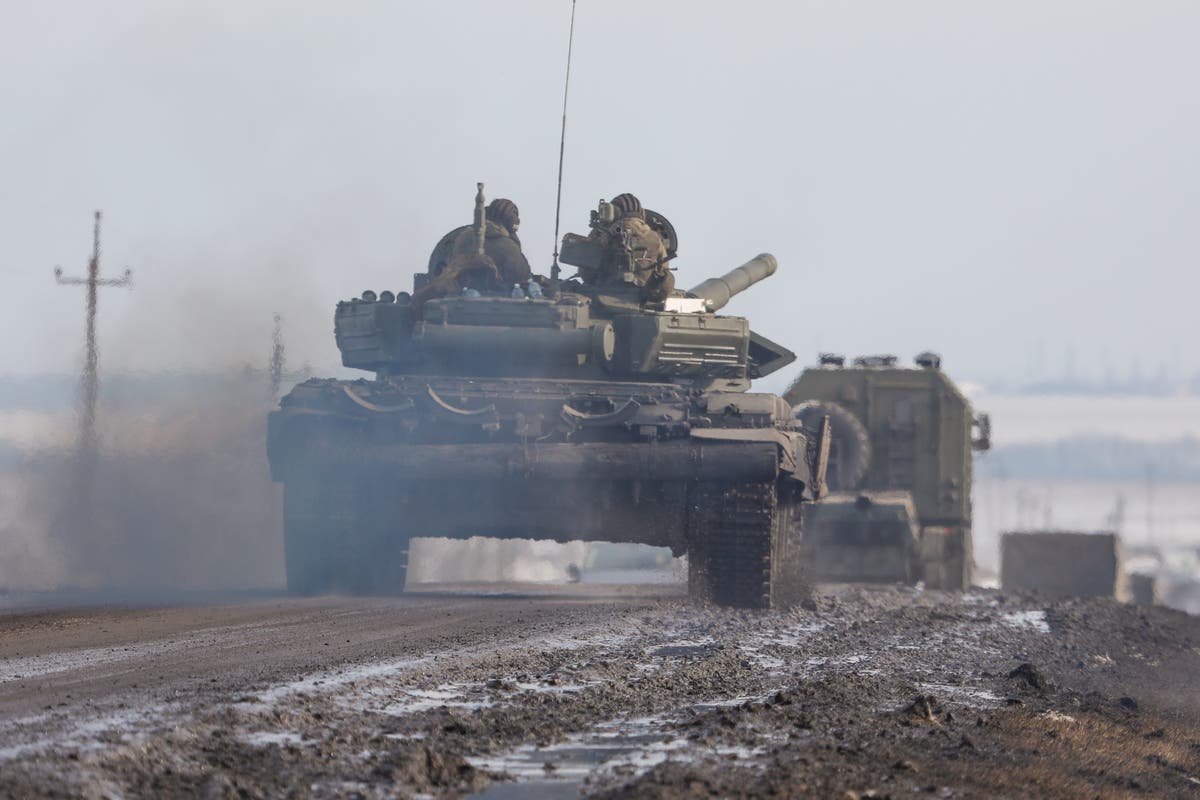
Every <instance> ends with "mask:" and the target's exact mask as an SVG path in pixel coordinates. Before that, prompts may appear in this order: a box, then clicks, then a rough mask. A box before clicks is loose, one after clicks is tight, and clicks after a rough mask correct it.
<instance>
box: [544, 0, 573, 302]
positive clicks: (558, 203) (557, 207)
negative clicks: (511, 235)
mask: <svg viewBox="0 0 1200 800" xmlns="http://www.w3.org/2000/svg"><path fill="white" fill-rule="evenodd" d="M574 44H575V0H571V32H570V34H569V35H568V36H567V79H566V81H565V82H564V85H563V120H562V135H561V136H560V137H559V140H558V197H557V198H556V199H555V201H554V263H553V264H551V265H550V280H553V281H557V280H558V276H559V273H560V272H561V270H560V269H559V267H558V222H559V219H560V215H561V212H562V175H563V153H564V152H565V151H566V148H567V92H568V90H570V88H571V48H572V46H573V45H574Z"/></svg>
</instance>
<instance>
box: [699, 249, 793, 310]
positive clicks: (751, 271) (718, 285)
mask: <svg viewBox="0 0 1200 800" xmlns="http://www.w3.org/2000/svg"><path fill="white" fill-rule="evenodd" d="M776 267H778V262H776V261H775V256H773V255H771V254H770V253H760V254H759V255H757V256H755V257H754V258H752V259H750V260H749V261H747V262H746V263H745V264H742V265H741V266H740V267H737V268H735V269H731V270H729V272H726V273H725V274H724V275H722V276H721V277H719V278H709V279H708V280H706V281H704V282H703V283H700V284H698V285H696V286H695V287H693V288H692V289H691V291H690V292H689V294H691V295H694V296H696V297H699V298H701V299H703V300H705V301H707V304H708V308H709V310H711V311H717V310H719V309H721V308H724V306H725V305H726V304H727V303H728V302H729V301H730V300H731V299H732V298H733V296H734V295H735V294H739V293H740V292H744V291H746V290H747V289H749V288H750V287H751V286H753V285H754V284H756V283H758V282H759V281H761V280H763V279H764V278H769V277H770V276H772V275H774V274H775V269H776Z"/></svg>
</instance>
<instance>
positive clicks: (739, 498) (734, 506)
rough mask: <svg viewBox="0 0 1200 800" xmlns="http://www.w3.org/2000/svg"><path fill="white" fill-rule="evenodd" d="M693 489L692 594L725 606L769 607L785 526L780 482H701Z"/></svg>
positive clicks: (690, 563)
mask: <svg viewBox="0 0 1200 800" xmlns="http://www.w3.org/2000/svg"><path fill="white" fill-rule="evenodd" d="M693 491H694V492H695V493H696V494H695V495H694V501H693V503H692V514H693V517H692V521H691V523H692V524H691V526H690V528H691V535H690V539H689V543H688V586H689V589H690V591H691V593H692V594H693V595H694V596H696V597H698V598H700V599H703V600H708V601H711V602H714V603H717V604H718V605H723V606H739V607H743V608H769V607H770V606H771V600H772V597H771V595H772V592H771V589H772V577H773V575H772V558H773V556H774V550H775V544H776V541H775V539H776V535H777V533H778V528H779V520H778V519H777V515H778V513H779V507H778V505H779V504H778V497H777V488H776V484H775V483H774V482H771V483H743V484H735V485H733V486H714V485H712V484H701V485H699V486H697V487H695V488H694V490H693Z"/></svg>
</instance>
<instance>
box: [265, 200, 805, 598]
mask: <svg viewBox="0 0 1200 800" xmlns="http://www.w3.org/2000/svg"><path fill="white" fill-rule="evenodd" d="M485 213H486V210H485V208H484V206H483V201H482V188H481V191H480V194H479V196H478V197H477V203H476V212H475V223H474V225H475V226H477V227H478V228H479V240H480V241H482V240H483V236H484V229H483V224H484V223H483V220H484V215H485ZM606 214H607V215H609V216H611V208H609V209H606V208H605V204H604V203H603V202H602V203H601V209H600V212H599V213H597V212H593V223H597V220H599V221H601V222H602V221H603V219H604V217H605V215H606ZM645 220H646V221H647V222H648V223H650V224H651V225H652V226H653V227H654V228H655V230H657V231H658V232H659V233H660V234H661V235H662V237H663V239H664V241H665V242H666V244H667V249H668V254H669V256H671V257H673V256H674V254H675V251H676V249H677V242H676V240H675V232H674V229H673V228H672V227H671V225H670V223H669V222H667V221H666V219H665V217H663V216H662V215H660V214H657V213H655V212H652V211H649V210H646V212H645ZM461 230H462V229H459V232H461ZM456 233H457V232H456ZM447 252H448V251H447V247H446V245H445V240H444V241H443V242H442V243H440V244H439V245H438V247H437V248H435V250H434V253H433V255H432V256H431V258H430V265H429V270H428V271H427V272H426V273H425V274H420V275H417V276H415V278H414V292H413V294H412V295H409V294H408V293H401V294H400V295H399V296H396V295H394V294H393V293H392V292H390V291H383V292H380V293H378V294H376V293H375V292H374V291H366V292H364V293H363V294H362V296H361V297H359V298H357V299H352V300H346V301H343V302H340V303H338V305H337V310H336V312H335V314H334V333H335V336H336V339H337V344H338V348H339V349H340V350H341V354H342V363H343V364H344V365H345V366H347V367H353V368H356V369H361V370H366V371H369V372H372V373H374V376H373V378H362V379H359V380H333V379H324V380H309V381H307V382H305V383H302V384H300V385H298V386H296V387H295V388H294V389H293V390H292V391H291V392H290V393H289V394H288V395H287V396H285V397H284V398H283V399H282V400H281V402H280V407H279V408H278V409H277V410H275V411H273V412H272V413H271V415H270V419H269V429H268V455H269V459H270V463H271V469H272V475H273V477H274V479H275V480H276V481H279V482H282V483H283V487H284V539H285V549H286V571H287V581H288V587H289V589H291V590H292V591H295V592H299V593H316V592H325V591H331V590H340V591H351V592H395V591H400V590H401V589H402V588H403V586H404V579H405V571H406V567H407V553H408V542H409V540H410V539H411V538H412V537H419V536H444V537H470V536H491V537H502V538H533V539H541V538H545V539H554V540H558V541H571V540H597V541H616V542H640V543H644V544H650V545H656V546H665V547H669V548H671V550H672V551H673V552H674V553H675V554H676V555H679V554H683V553H686V554H687V555H688V561H689V586H690V589H691V591H692V593H693V594H695V595H698V596H700V597H703V598H706V599H710V600H711V601H713V602H716V603H719V604H724V605H733V606H743V607H768V606H771V605H775V604H783V603H787V602H790V601H791V600H792V599H794V593H795V591H796V590H797V587H796V586H795V583H794V582H793V581H791V580H790V576H791V574H792V570H794V569H795V567H796V565H797V563H798V537H799V533H800V531H799V516H800V514H799V512H800V505H801V503H804V502H808V501H812V500H815V499H818V498H819V496H820V495H821V493H822V488H821V487H822V485H823V484H822V480H823V476H822V469H823V463H824V462H823V455H824V454H825V453H827V449H825V448H826V447H827V443H828V438H827V433H828V431H827V429H825V434H826V436H825V437H824V438H822V436H821V435H819V434H818V435H806V433H805V431H804V429H803V426H802V425H801V423H800V421H799V420H797V419H795V418H794V417H793V416H792V413H791V408H790V406H789V405H788V404H787V403H786V402H785V401H784V400H783V398H781V397H779V396H777V395H771V394H755V393H750V392H748V389H749V388H750V381H751V380H752V379H754V378H758V377H761V376H764V375H767V374H769V373H771V372H774V371H775V370H777V369H779V368H780V367H782V366H784V365H786V364H788V363H790V362H791V361H792V360H793V359H794V356H793V355H792V353H790V352H789V351H787V350H786V349H784V348H782V347H780V346H779V345H776V344H775V343H773V342H771V341H769V340H767V339H765V338H763V337H761V336H759V335H757V334H755V333H753V332H752V331H751V330H750V327H749V324H748V323H747V321H746V320H745V319H743V318H740V317H727V316H721V315H718V314H717V313H716V312H717V311H718V310H720V309H721V308H722V307H723V306H724V305H725V304H726V303H727V302H728V301H729V300H730V299H731V298H732V297H733V296H734V295H735V294H737V293H738V292H741V291H743V290H745V289H747V288H749V287H750V286H751V285H752V284H754V283H756V282H758V281H760V280H763V279H764V278H766V277H768V276H770V275H771V274H772V273H774V271H775V269H776V262H775V259H774V258H773V257H772V256H770V255H766V254H763V255H760V256H757V257H755V258H753V259H751V260H750V261H748V262H747V263H746V264H743V265H742V266H740V267H737V268H736V269H734V270H731V271H730V272H728V273H727V274H725V275H723V276H722V277H720V278H713V279H710V280H706V281H704V282H702V283H700V284H699V285H697V286H695V287H694V288H693V289H692V290H691V291H688V292H684V291H678V290H674V289H672V290H671V291H670V292H669V296H667V297H666V299H665V300H662V301H660V302H649V301H647V300H646V298H645V293H644V291H643V287H642V286H640V285H639V284H638V283H637V282H636V281H635V280H633V276H632V275H631V273H629V272H622V271H621V270H620V268H619V265H617V267H616V268H615V271H610V272H604V270H605V269H606V265H605V264H604V263H603V259H602V258H599V256H598V255H597V253H596V252H595V251H594V248H591V246H590V244H589V241H588V240H587V239H586V238H585V237H582V236H574V235H573V234H567V236H566V237H565V238H564V242H563V251H562V260H563V261H564V262H566V263H569V264H580V263H582V262H586V263H587V265H588V266H589V267H590V268H591V273H590V274H591V275H593V276H602V277H603V279H600V277H597V278H595V279H594V280H592V281H590V282H585V281H581V280H578V279H570V280H559V279H557V276H554V277H552V278H550V279H540V278H537V277H536V276H535V278H534V279H533V280H530V281H529V282H528V284H527V285H525V286H521V285H518V286H516V287H513V286H503V285H500V286H497V285H495V281H494V279H489V278H488V277H487V275H486V274H485V273H487V272H488V270H486V269H481V270H476V271H474V272H473V273H472V270H470V269H462V270H457V274H460V275H472V274H473V275H474V277H469V278H466V279H464V281H463V282H462V284H461V285H458V284H452V283H451V284H445V285H443V286H442V287H441V291H440V292H430V291H429V287H431V286H434V285H435V282H437V281H439V280H440V278H439V275H441V274H442V271H444V270H448V269H452V268H451V267H448V266H447V265H446V259H447V257H448V256H447ZM483 255H484V254H483V248H482V246H480V248H479V253H478V256H479V257H480V258H482V257H483ZM659 266H661V265H659ZM553 274H554V273H553V272H552V275H553ZM480 276H482V277H480ZM822 443H824V445H825V447H823V446H822Z"/></svg>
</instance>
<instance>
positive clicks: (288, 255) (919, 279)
mask: <svg viewBox="0 0 1200 800" xmlns="http://www.w3.org/2000/svg"><path fill="white" fill-rule="evenodd" d="M569 16H570V2H569V0H555V1H554V2H550V1H549V0H541V1H537V2H535V1H534V0H525V1H522V0H508V1H507V2H504V3H495V2H474V1H473V0H459V2H429V3H417V2H406V3H400V2H386V3H385V2H376V3H368V2H338V3H334V2H327V3H316V2H310V3H305V2H296V0H291V1H290V2H248V1H247V0H238V2H192V3H182V2H165V1H164V0H153V1H152V2H151V1H150V0H147V1H146V2H128V1H121V0H109V1H108V2H104V3H92V2H87V3H84V2H79V3H55V2H41V3H18V2H8V3H6V4H5V10H4V13H3V24H0V54H2V55H0V65H2V66H3V68H2V69H0V103H2V108H3V116H2V117H0V120H2V124H0V180H2V182H3V189H4V191H3V194H2V195H0V204H2V205H0V265H2V266H0V269H3V277H4V279H5V281H4V294H3V297H4V305H3V308H2V309H0V337H3V341H4V342H5V343H6V345H5V347H4V349H3V360H2V361H0V373H24V372H33V371H39V372H40V371H59V370H65V369H72V368H74V367H75V366H76V365H77V364H78V363H79V361H80V358H81V356H80V339H81V335H82V325H83V319H82V312H83V296H82V291H81V290H80V289H78V288H74V289H67V288H63V287H58V286H56V285H55V284H54V281H53V275H52V268H53V267H54V265H56V264H61V265H63V267H64V268H65V269H66V271H67V272H69V273H80V272H82V271H83V270H84V268H85V266H86V260H87V256H88V252H89V249H90V244H91V239H90V237H91V230H90V226H91V212H92V210H93V209H94V208H103V209H104V210H105V213H106V228H105V240H104V241H105V257H104V265H105V268H106V270H107V271H108V272H110V273H111V274H114V275H115V274H118V273H119V271H120V270H121V269H122V268H124V267H125V266H129V267H131V268H133V270H134V272H135V280H136V286H135V288H134V289H133V291H131V292H130V291H125V290H111V289H110V290H106V291H105V292H104V295H103V298H102V311H101V314H102V327H101V335H102V343H103V346H104V356H103V358H104V363H105V365H107V366H108V367H110V368H121V369H163V368H168V367H171V366H174V365H177V366H180V367H185V368H195V367H206V366H217V365H220V364H224V363H228V362H231V361H244V360H247V359H255V360H260V361H261V360H265V358H266V356H267V353H268V352H269V349H270V341H269V333H270V324H271V314H272V313H273V312H275V311H280V312H282V313H283V314H284V315H285V319H286V324H287V332H288V344H289V356H290V358H291V359H292V361H293V362H299V361H305V360H307V361H310V362H312V363H313V364H314V365H315V366H317V367H318V368H319V369H326V368H329V367H331V366H332V365H335V364H336V363H337V361H338V355H337V351H336V348H335V346H334V343H333V337H332V310H333V305H334V303H335V302H336V300H338V299H339V298H345V297H349V296H351V295H355V294H357V293H359V292H360V291H361V290H362V289H364V288H367V287H371V288H374V289H376V290H379V289H383V288H393V289H402V288H409V287H410V285H411V275H412V273H413V272H414V271H418V270H421V269H424V266H425V261H426V259H427V257H428V254H429V251H430V249H431V248H432V247H433V245H434V243H435V242H436V241H437V239H438V237H439V236H440V235H441V234H442V233H444V232H445V231H446V230H448V229H450V228H452V227H455V226H457V225H459V224H463V223H464V222H466V221H469V219H470V214H471V209H472V199H473V195H474V187H475V182H476V181H477V180H483V181H485V182H486V183H487V191H488V194H489V196H491V197H495V196H501V195H503V196H508V197H511V198H513V199H514V200H516V202H517V203H518V204H519V205H520V207H521V211H522V229H521V235H522V240H523V242H524V244H525V249H526V252H527V254H528V255H529V258H530V261H531V262H532V263H533V265H534V268H535V270H539V271H543V272H544V271H548V266H549V262H550V254H551V251H552V247H553V225H554V191H555V172H556V168H557V161H558V135H559V124H560V121H561V103H562V81H563V68H564V63H565V59H566V43H567V42H566V35H567V26H568V21H569ZM574 59H575V60H574V64H573V71H572V85H571V94H570V108H569V120H568V129H567V150H566V175H565V179H564V192H563V217H564V226H563V227H564V231H566V230H572V229H573V230H577V231H578V230H584V229H585V228H586V221H587V213H588V210H589V209H590V208H592V207H593V206H594V205H595V203H596V201H597V200H598V199H599V198H601V197H606V198H607V197H612V196H613V195H615V194H617V193H620V192H623V191H632V192H635V193H636V194H638V195H639V196H640V197H641V198H642V200H643V202H644V203H645V204H646V205H647V206H649V207H651V208H655V209H657V210H659V211H661V212H663V213H665V214H666V215H667V216H668V217H669V218H670V219H671V220H672V222H673V223H674V224H675V227H676V228H677V230H678V231H679V234H680V239H681V246H680V257H679V259H678V261H677V262H676V263H677V265H678V266H679V272H678V273H677V281H678V283H679V284H680V285H682V286H691V285H694V284H696V283H698V282H700V281H701V280H702V279H704V278H705V277H707V276H709V275H712V274H716V273H719V272H722V271H724V270H725V269H727V268H729V267H731V266H734V265H736V264H739V263H741V262H742V261H744V260H745V259H746V258H748V257H750V256H753V255H754V254H756V253H758V252H761V251H769V252H772V253H774V254H775V255H776V256H777V257H778V259H779V263H780V271H779V274H778V275H777V276H776V277H775V278H774V279H772V280H771V281H770V282H769V283H767V284H763V285H761V286H758V287H755V288H754V289H751V291H750V293H748V294H747V295H744V296H743V297H742V298H740V299H738V300H735V301H734V303H733V304H732V305H731V306H730V308H729V311H730V312H732V313H740V314H745V315H747V316H749V317H750V318H751V319H752V321H753V323H754V326H755V328H756V329H758V330H760V331H761V332H762V333H764V334H765V335H767V336H770V337H771V338H774V339H776V340H778V341H780V342H782V343H784V344H786V345H788V346H789V347H791V348H792V349H794V350H795V351H796V352H797V353H798V354H799V355H800V360H801V362H802V363H808V362H810V361H812V360H813V357H814V355H815V352H816V351H817V350H818V348H820V349H826V350H836V351H842V352H847V353H850V354H855V353H861V352H889V351H890V352H898V353H900V354H901V355H902V356H904V357H905V358H906V359H907V358H908V357H910V356H911V355H912V354H914V353H916V352H917V351H918V350H921V349H925V348H933V349H937V350H940V351H942V352H943V354H944V356H945V358H946V362H947V365H948V366H949V367H950V368H951V370H952V371H953V372H955V373H956V374H957V375H959V376H961V377H965V378H972V379H977V380H990V379H995V378H999V377H1006V376H1007V377H1010V378H1014V379H1020V378H1023V377H1025V376H1026V375H1027V374H1028V372H1029V368H1030V365H1031V363H1035V362H1036V358H1037V356H1036V354H1037V353H1038V348H1039V344H1038V343H1039V342H1040V343H1041V345H1040V348H1041V353H1042V355H1041V356H1040V358H1041V363H1042V365H1043V366H1042V367H1041V369H1042V370H1043V371H1048V372H1054V373H1057V372H1061V371H1063V370H1064V369H1065V368H1066V367H1067V362H1068V361H1069V359H1070V358H1072V357H1073V358H1074V360H1075V369H1076V370H1077V371H1078V372H1080V373H1091V374H1093V375H1099V374H1101V373H1102V371H1103V370H1104V369H1105V368H1108V369H1110V370H1111V371H1112V372H1114V373H1115V374H1117V375H1123V374H1125V373H1127V372H1128V371H1129V370H1130V366H1131V364H1132V363H1133V361H1134V359H1135V358H1136V357H1138V355H1139V354H1143V356H1142V368H1143V369H1144V370H1145V371H1147V372H1150V371H1153V370H1155V369H1157V368H1158V365H1159V364H1160V363H1163V364H1166V365H1167V368H1168V370H1169V372H1170V374H1171V375H1173V376H1180V375H1183V374H1190V373H1192V372H1195V371H1197V370H1200V348H1197V346H1196V343H1197V338H1198V337H1197V335H1196V334H1197V330H1198V325H1197V323H1196V321H1195V318H1196V313H1195V309H1196V307H1197V297H1198V295H1200V277H1198V276H1197V273H1198V271H1200V269H1198V268H1200V225H1198V222H1200V148H1198V145H1197V143H1198V142H1200V91H1198V89H1197V85H1196V81H1197V77H1198V76H1200V3H1195V2H1191V1H1190V0H1189V1H1187V2H1183V1H1181V2H1153V1H1146V2H1136V3H1135V2H1128V1H1126V2H1097V1H1096V0H1086V1H1084V0H1079V1H1078V2H1076V1H1071V2H1068V1H1067V0H1059V1H1058V2H1050V3H1048V2H1044V0H1041V1H1039V2H1014V0H1004V1H1003V2H967V1H966V0H947V1H946V2H902V3H900V2H883V1H882V0H881V1H880V2H873V3H866V2H848V1H847V0H836V2H835V1H833V0H831V1H830V2H823V3H813V2H795V1H794V0H792V1H791V2H778V3H766V2H758V3H755V2H745V1H744V2H739V3H736V4H735V3H732V2H722V3H701V2H686V3H685V2H646V0H642V1H641V2H637V1H635V0H608V1H607V2H597V1H596V0H579V6H578V12H577V18H576V31H575V55H574ZM1071 353H1073V356H1072V355H1070V354H1071ZM1035 365H1036V363H1035Z"/></svg>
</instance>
